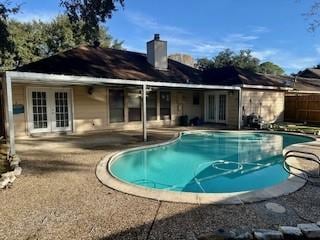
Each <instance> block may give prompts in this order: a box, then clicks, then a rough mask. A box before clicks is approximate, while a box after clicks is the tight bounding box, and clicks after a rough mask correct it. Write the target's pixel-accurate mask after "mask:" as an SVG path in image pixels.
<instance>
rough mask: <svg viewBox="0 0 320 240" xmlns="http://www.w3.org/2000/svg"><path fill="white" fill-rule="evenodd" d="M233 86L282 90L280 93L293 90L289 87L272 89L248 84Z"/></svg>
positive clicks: (271, 88)
mask: <svg viewBox="0 0 320 240" xmlns="http://www.w3.org/2000/svg"><path fill="white" fill-rule="evenodd" d="M234 86H239V87H241V88H251V89H267V90H282V91H290V90H292V89H293V88H291V87H274V86H264V85H248V84H239V85H234Z"/></svg>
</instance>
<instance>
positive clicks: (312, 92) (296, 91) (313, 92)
mask: <svg viewBox="0 0 320 240" xmlns="http://www.w3.org/2000/svg"><path fill="white" fill-rule="evenodd" d="M289 93H309V94H319V93H320V91H299V90H291V91H289Z"/></svg>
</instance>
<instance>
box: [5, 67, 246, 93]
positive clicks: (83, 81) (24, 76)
mask: <svg viewBox="0 0 320 240" xmlns="http://www.w3.org/2000/svg"><path fill="white" fill-rule="evenodd" d="M6 74H7V75H8V76H10V77H11V79H12V82H14V83H26V80H29V81H28V82H29V83H36V84H44V83H49V84H72V85H92V84H96V85H103V84H116V85H117V84H119V85H135V86H144V85H147V86H151V87H172V88H193V89H212V90H213V89H221V90H240V89H241V87H240V86H220V85H203V84H187V83H170V82H155V81H140V80H130V79H128V80H126V79H111V78H95V77H86V76H74V75H72V76H71V75H61V74H46V73H31V72H15V71H8V72H6ZM52 81H54V82H52Z"/></svg>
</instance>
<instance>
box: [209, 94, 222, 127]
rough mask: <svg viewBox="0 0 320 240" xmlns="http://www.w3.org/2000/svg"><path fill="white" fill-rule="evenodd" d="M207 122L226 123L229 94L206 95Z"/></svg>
mask: <svg viewBox="0 0 320 240" xmlns="http://www.w3.org/2000/svg"><path fill="white" fill-rule="evenodd" d="M205 106H206V109H205V113H206V114H205V120H206V122H212V123H226V121H227V94H225V93H217V92H209V93H207V94H206V104H205Z"/></svg>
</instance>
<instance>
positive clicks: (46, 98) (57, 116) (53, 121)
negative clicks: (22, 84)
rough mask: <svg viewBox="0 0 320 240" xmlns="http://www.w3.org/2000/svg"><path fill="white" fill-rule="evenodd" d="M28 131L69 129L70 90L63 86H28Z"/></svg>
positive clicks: (70, 117) (60, 130)
mask: <svg viewBox="0 0 320 240" xmlns="http://www.w3.org/2000/svg"><path fill="white" fill-rule="evenodd" d="M27 97H28V123H29V124H28V125H29V131H30V133H40V132H64V131H71V129H72V127H71V126H72V125H71V119H72V115H71V91H70V89H64V88H61V89H60V88H28V89H27Z"/></svg>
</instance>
